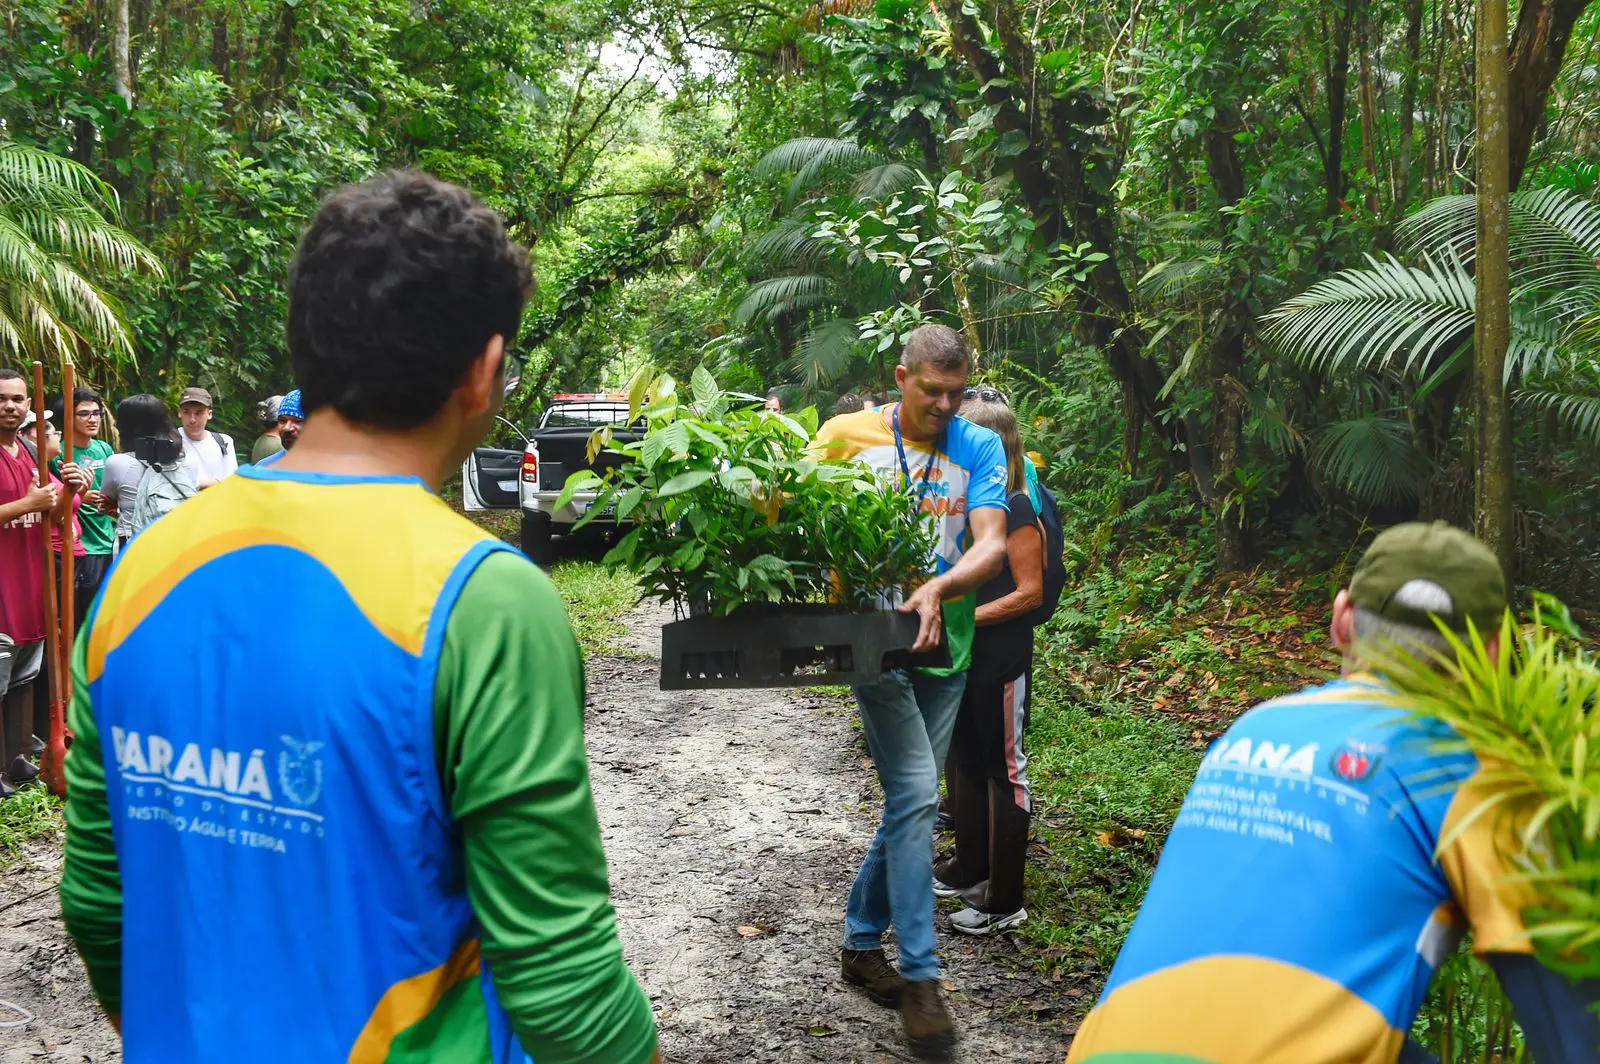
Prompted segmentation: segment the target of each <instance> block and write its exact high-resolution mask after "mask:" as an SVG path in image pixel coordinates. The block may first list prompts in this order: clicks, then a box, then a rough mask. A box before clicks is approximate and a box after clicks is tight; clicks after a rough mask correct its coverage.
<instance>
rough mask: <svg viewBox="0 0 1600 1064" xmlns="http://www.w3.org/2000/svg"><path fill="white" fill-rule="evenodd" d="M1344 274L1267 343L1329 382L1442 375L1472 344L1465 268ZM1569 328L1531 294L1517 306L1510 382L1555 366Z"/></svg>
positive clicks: (1273, 325) (1285, 309) (1283, 316)
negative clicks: (1380, 375) (1345, 377)
mask: <svg viewBox="0 0 1600 1064" xmlns="http://www.w3.org/2000/svg"><path fill="white" fill-rule="evenodd" d="M1367 263H1368V265H1367V266H1366V267H1364V268H1361V267H1358V268H1354V269H1349V270H1341V271H1340V272H1338V273H1336V274H1334V275H1333V276H1332V277H1328V278H1324V279H1323V280H1321V281H1318V282H1317V283H1316V284H1314V285H1312V286H1311V287H1310V288H1308V289H1307V290H1306V291H1304V292H1302V293H1300V294H1299V295H1297V296H1292V297H1290V298H1289V299H1286V300H1284V301H1283V302H1282V303H1280V304H1279V305H1278V306H1277V308H1276V309H1274V310H1273V311H1272V312H1271V313H1269V314H1268V315H1266V317H1265V319H1264V321H1265V322H1266V324H1267V328H1266V331H1265V332H1264V333H1263V336H1264V337H1265V339H1266V340H1267V342H1269V343H1271V344H1274V345H1276V346H1277V347H1279V348H1280V349H1281V350H1283V351H1285V352H1287V353H1288V354H1289V355H1290V356H1291V357H1292V358H1294V359H1296V360H1297V361H1299V362H1301V363H1302V364H1304V365H1305V366H1307V367H1308V368H1310V369H1313V370H1318V371H1321V372H1325V373H1333V372H1342V371H1347V370H1352V369H1354V370H1364V369H1373V368H1378V369H1385V370H1389V371H1391V372H1397V373H1416V374H1421V373H1423V372H1425V371H1432V372H1436V373H1437V372H1438V360H1439V359H1441V358H1444V359H1447V360H1448V361H1447V367H1446V368H1447V370H1448V372H1456V371H1458V370H1459V368H1460V365H1461V363H1460V361H1459V359H1456V357H1455V356H1457V355H1459V354H1461V353H1462V352H1463V351H1465V350H1466V346H1467V345H1468V344H1469V343H1470V342H1471V340H1472V330H1473V324H1474V310H1475V308H1476V306H1477V291H1476V288H1475V286H1474V282H1473V277H1472V274H1471V273H1470V272H1468V270H1467V267H1466V264H1465V263H1464V262H1463V261H1462V260H1461V259H1459V258H1456V257H1454V256H1452V255H1449V254H1447V255H1446V256H1445V257H1444V258H1441V259H1434V258H1431V257H1428V256H1424V258H1423V266H1422V267H1415V266H1406V265H1405V264H1403V263H1401V262H1400V261H1399V260H1397V259H1395V258H1393V257H1392V256H1385V257H1383V258H1381V259H1379V258H1374V257H1373V256H1370V255H1369V256H1367ZM1565 331H1566V327H1565V324H1564V323H1563V322H1562V321H1561V320H1560V319H1559V317H1558V316H1556V315H1554V314H1553V313H1552V312H1551V310H1550V308H1549V307H1547V306H1545V305H1542V304H1540V303H1539V302H1538V301H1537V299H1536V298H1534V297H1533V295H1532V294H1530V293H1528V292H1526V291H1524V290H1519V291H1518V292H1517V293H1516V295H1515V298H1514V300H1513V304H1512V315H1511V336H1510V339H1509V343H1508V345H1507V349H1506V379H1507V380H1508V381H1510V380H1514V379H1516V378H1518V377H1520V376H1522V375H1524V374H1526V373H1529V372H1533V371H1535V370H1537V369H1538V368H1539V367H1541V366H1544V365H1547V364H1548V363H1549V362H1550V360H1551V359H1553V358H1555V357H1557V356H1558V355H1559V353H1560V350H1561V346H1562V343H1563V337H1564V335H1565Z"/></svg>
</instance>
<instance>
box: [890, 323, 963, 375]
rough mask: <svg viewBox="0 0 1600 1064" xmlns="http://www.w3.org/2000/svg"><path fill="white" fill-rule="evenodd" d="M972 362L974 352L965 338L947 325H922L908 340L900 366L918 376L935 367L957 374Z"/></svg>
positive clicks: (912, 331) (914, 330)
mask: <svg viewBox="0 0 1600 1064" xmlns="http://www.w3.org/2000/svg"><path fill="white" fill-rule="evenodd" d="M971 361H972V351H971V350H970V349H969V348H968V347H967V341H966V339H965V338H963V337H962V335H961V334H960V333H958V332H956V331H955V330H954V329H952V328H950V326H948V325H919V326H917V327H916V328H915V329H912V330H911V335H910V336H908V337H906V346H905V350H904V351H903V352H902V353H901V355H900V364H901V365H902V366H904V367H905V368H906V369H907V370H909V371H910V372H912V373H915V372H916V371H917V370H919V369H921V368H922V367H923V366H932V367H933V368H934V369H936V370H939V371H940V372H943V373H954V372H955V371H956V370H959V369H963V368H965V367H966V366H967V365H968V363H970V362H971Z"/></svg>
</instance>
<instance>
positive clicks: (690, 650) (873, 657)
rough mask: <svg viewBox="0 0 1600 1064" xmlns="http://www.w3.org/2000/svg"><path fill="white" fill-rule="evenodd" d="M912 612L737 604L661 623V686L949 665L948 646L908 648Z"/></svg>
mask: <svg viewBox="0 0 1600 1064" xmlns="http://www.w3.org/2000/svg"><path fill="white" fill-rule="evenodd" d="M917 626H918V619H917V615H916V614H914V613H900V612H898V611H896V610H880V611H875V612H872V613H849V612H846V611H844V610H842V609H839V608H837V607H833V606H815V605H812V606H784V607H772V606H741V607H740V608H738V609H736V610H734V611H733V612H732V613H730V614H729V615H728V616H726V617H691V618H689V619H688V620H684V621H674V622H673V623H671V624H668V625H664V626H663V627H662V629H661V688H662V690H664V691H684V690H691V689H698V688H713V687H810V686H815V685H821V684H849V683H873V682H875V681H877V680H878V679H880V678H881V677H882V676H883V674H884V672H885V671H887V670H889V669H894V668H901V667H905V666H910V665H921V666H926V667H932V668H938V667H939V666H948V665H949V664H950V650H949V647H948V646H946V645H945V644H943V643H941V644H940V645H939V648H938V649H937V650H934V651H930V652H928V653H926V654H915V655H914V654H912V653H911V644H912V643H914V642H916V638H917Z"/></svg>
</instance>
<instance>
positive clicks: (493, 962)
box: [435, 553, 656, 1064]
mask: <svg viewBox="0 0 1600 1064" xmlns="http://www.w3.org/2000/svg"><path fill="white" fill-rule="evenodd" d="M436 691H437V695H436V701H437V707H438V708H437V711H436V726H435V735H436V748H437V753H438V756H439V760H440V766H441V774H442V778H441V782H442V784H443V788H444V793H445V796H446V800H447V802H448V804H449V806H450V809H451V812H452V813H453V815H454V817H455V822H456V824H457V826H458V828H459V830H460V832H461V837H462V841H463V844H464V846H465V849H466V867H467V892H468V895H469V897H470V898H471V901H472V907H473V910H474V911H475V913H476V914H477V917H478V920H479V923H480V924H481V925H482V927H483V936H482V940H481V952H482V956H483V959H484V961H485V963H487V964H488V966H489V971H490V973H491V975H492V976H493V978H494V985H495V991H496V996H497V997H498V998H499V1000H500V1004H501V1005H502V1006H503V1007H504V1008H505V1009H506V1012H507V1013H508V1014H509V1016H510V1019H511V1023H512V1026H513V1027H514V1028H515V1030H516V1031H517V1034H518V1037H519V1038H520V1039H521V1041H522V1045H523V1047H524V1048H525V1049H526V1050H527V1051H528V1053H529V1055H531V1056H532V1057H533V1059H535V1060H537V1061H539V1062H540V1064H646V1062H647V1061H650V1060H652V1059H654V1058H655V1054H656V1031H655V1019H654V1017H653V1015H652V1014H651V1011H650V1003H649V1001H648V1000H647V999H646V998H645V996H644V993H643V991H641V990H640V989H639V984H638V983H637V982H636V981H635V980H634V978H633V973H631V972H630V971H629V970H628V968H627V965H626V964H624V963H623V959H622V944H621V942H620V941H619V939H618V938H617V929H616V914H615V913H614V912H613V910H612V907H611V897H610V884H609V882H608V879H607V874H606V860H605V852H604V850H603V849H602V848H601V844H600V826H599V821H598V818H597V816H596V814H595V808H594V799H593V797H592V795H591V793H590V790H589V768H588V761H587V757H586V755H585V752H584V747H583V702H584V698H583V693H584V692H583V665H582V659H581V657H580V655H579V652H578V647H577V643H576V641H575V640H574V639H573V636H572V630H571V628H570V627H569V626H568V624H567V618H566V611H565V609H564V608H563V607H562V604H561V600H560V598H559V597H558V596H557V595H556V592H555V588H554V587H553V586H552V585H551V583H550V581H549V580H548V578H546V577H545V576H544V575H543V574H542V573H540V572H539V571H538V570H537V569H535V568H534V566H532V565H531V564H529V563H528V561H527V560H526V559H524V558H522V557H520V556H517V555H512V554H507V553H500V554H494V555H491V556H490V557H489V558H487V559H485V560H484V562H483V563H482V564H481V565H480V566H479V567H478V570H477V571H476V572H475V573H474V574H473V576H472V577H471V578H470V579H469V580H468V581H467V584H466V586H465V587H464V588H463V589H462V592H461V598H460V600H459V601H458V603H457V605H456V607H455V609H454V610H453V611H452V613H451V615H450V620H449V623H448V626H447V628H446V634H445V645H444V652H443V655H442V657H441V660H440V665H439V679H438V683H437V688H436Z"/></svg>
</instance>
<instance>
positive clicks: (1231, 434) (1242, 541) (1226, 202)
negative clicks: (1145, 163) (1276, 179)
mask: <svg viewBox="0 0 1600 1064" xmlns="http://www.w3.org/2000/svg"><path fill="white" fill-rule="evenodd" d="M1238 124H1239V121H1238V114H1237V112H1236V111H1235V110H1234V109H1233V108H1232V107H1231V106H1224V105H1222V104H1220V103H1219V104H1217V105H1216V118H1215V119H1213V120H1212V123H1211V127H1210V128H1209V129H1207V130H1206V134H1205V148H1206V170H1207V172H1208V173H1209V174H1210V175H1211V183H1212V185H1213V186H1215V188H1216V192H1217V199H1218V201H1219V205H1220V206H1222V207H1224V208H1227V207H1232V206H1234V205H1236V204H1237V203H1238V202H1239V200H1241V199H1243V198H1244V168H1243V166H1242V165H1241V164H1240V161H1239V146H1238V144H1237V142H1235V140H1234V139H1233V135H1234V131H1235V129H1237V127H1238ZM1217 222H1218V229H1219V230H1220V233H1221V237H1222V255H1223V257H1224V258H1226V257H1227V256H1228V253H1229V251H1230V249H1231V246H1232V244H1233V242H1234V241H1233V225H1234V222H1233V218H1232V216H1231V215H1230V214H1228V213H1227V212H1226V211H1219V212H1218V216H1217ZM1245 282H1246V278H1244V277H1242V276H1239V274H1238V272H1237V271H1236V270H1235V271H1231V272H1230V276H1229V278H1228V288H1227V292H1226V294H1225V295H1224V297H1223V298H1224V302H1223V305H1222V309H1221V311H1220V313H1219V316H1218V320H1217V323H1216V327H1215V332H1214V334H1213V335H1212V338H1211V351H1210V354H1211V448H1210V450H1211V472H1212V476H1213V477H1214V478H1215V484H1216V487H1215V490H1214V492H1213V498H1212V499H1211V500H1210V501H1211V509H1212V514H1213V515H1214V516H1215V518H1216V522H1217V570H1218V571H1219V572H1224V573H1236V572H1242V571H1244V570H1246V569H1248V568H1250V565H1251V563H1252V562H1253V561H1254V558H1255V548H1254V545H1253V544H1252V542H1251V537H1250V524H1249V520H1248V517H1249V515H1248V514H1247V513H1246V512H1245V509H1244V506H1243V505H1242V501H1243V500H1242V499H1240V498H1238V497H1236V496H1235V495H1234V494H1233V492H1234V490H1235V489H1236V488H1237V486H1238V477H1237V474H1238V472H1239V467H1240V465H1241V464H1242V463H1243V459H1244V415H1245V405H1246V404H1245V391H1244V381H1243V377H1244V351H1245V339H1246V335H1247V332H1248V330H1249V325H1250V307H1249V304H1248V303H1247V302H1246V301H1245V300H1244V299H1243V298H1242V297H1241V295H1240V290H1241V287H1242V286H1243V284H1244V283H1245Z"/></svg>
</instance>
